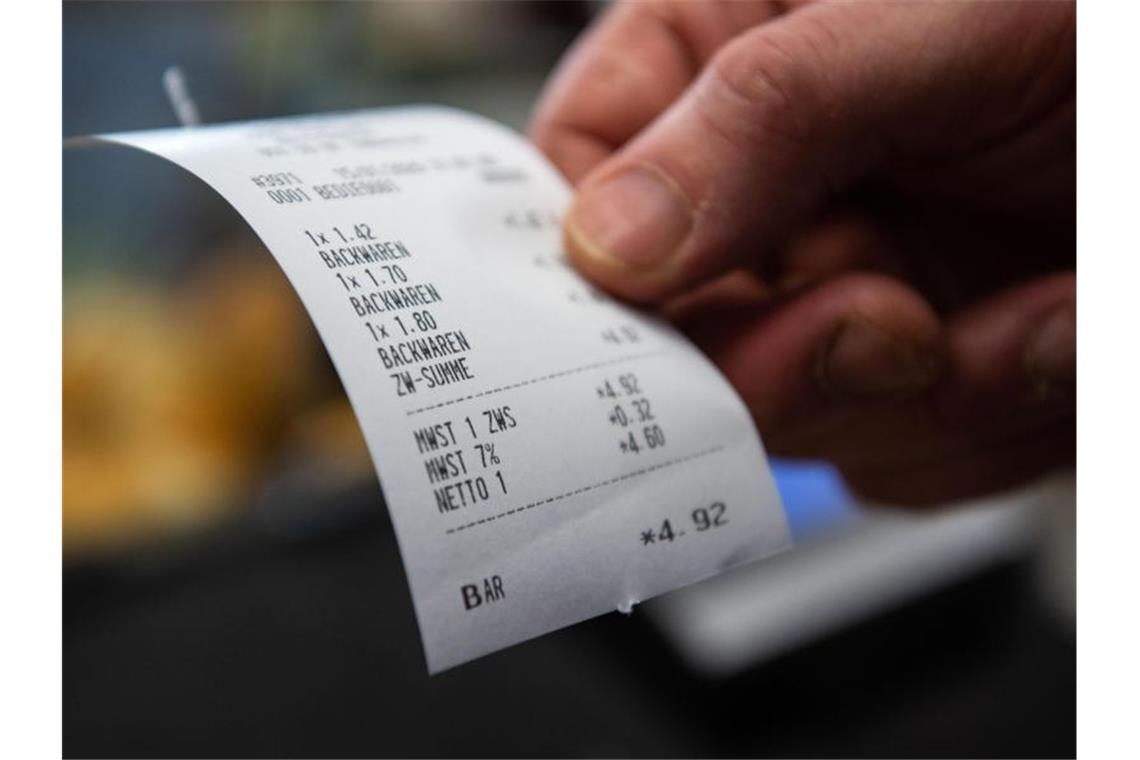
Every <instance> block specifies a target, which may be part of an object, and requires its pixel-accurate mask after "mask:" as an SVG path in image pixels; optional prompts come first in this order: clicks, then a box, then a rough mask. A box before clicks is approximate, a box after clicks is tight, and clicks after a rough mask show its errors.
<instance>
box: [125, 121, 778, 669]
mask: <svg viewBox="0 0 1140 760" xmlns="http://www.w3.org/2000/svg"><path fill="white" fill-rule="evenodd" d="M103 139H106V140H109V141H112V142H117V143H122V144H125V145H130V146H134V147H136V148H140V149H142V150H145V151H148V152H151V153H154V154H157V155H159V156H163V157H165V158H167V159H169V160H170V161H172V162H174V163H176V164H178V165H180V166H182V167H183V168H185V169H187V170H189V171H190V172H192V173H193V174H195V175H197V176H198V177H200V178H201V179H202V180H204V181H205V182H206V183H207V184H209V185H210V186H211V187H213V188H214V189H215V190H216V191H217V192H218V193H220V194H221V195H222V196H223V197H224V198H225V199H226V200H227V201H228V202H229V203H230V204H231V205H233V207H234V208H235V209H236V210H237V211H238V212H239V213H240V214H241V215H242V216H243V217H244V218H245V219H246V221H247V222H248V223H249V224H250V225H251V226H252V228H253V230H254V231H255V232H256V233H257V234H258V235H259V236H260V238H261V240H262V241H263V242H264V243H265V245H266V247H267V248H268V249H269V251H270V252H271V253H272V254H273V255H274V256H275V257H276V258H277V260H278V262H279V263H280V265H281V267H282V268H283V269H284V271H285V274H286V275H287V276H288V278H289V280H290V281H291V282H292V284H293V286H294V287H295V288H296V290H297V292H298V294H299V295H300V297H301V300H302V301H303V302H304V304H305V306H306V308H307V309H308V311H309V314H310V315H311V316H312V319H313V321H314V323H315V324H316V327H317V330H318V331H319V333H320V335H321V338H322V339H323V341H324V343H325V345H326V347H327V348H328V351H329V353H330V355H331V357H332V360H333V363H334V364H335V366H336V369H337V371H338V372H339V374H340V377H341V380H342V382H343V384H344V388H345V390H346V391H347V393H348V396H349V399H350V401H351V402H352V405H353V408H354V409H355V411H356V414H357V416H358V418H359V420H360V425H361V427H362V429H363V431H364V437H365V439H366V440H367V442H368V447H369V450H370V452H371V455H372V459H373V461H374V463H375V465H376V469H377V472H378V474H379V477H380V484H381V487H382V489H383V492H384V496H385V499H386V501H387V504H388V508H389V510H390V513H391V517H392V522H393V525H394V527H395V531H396V535H397V538H398V541H399V545H400V551H401V554H402V557H403V560H404V565H405V568H406V570H407V575H408V581H409V583H410V585H411V590H412V597H413V601H414V605H415V610H416V615H417V618H418V621H419V627H420V633H421V636H422V638H423V644H424V650H425V653H426V657H427V664H428V669H429V670H430V671H432V672H438V671H440V670H443V669H446V668H449V667H452V666H454V665H457V664H460V663H462V662H465V661H467V660H471V659H473V658H475V657H479V656H481V655H483V654H487V653H489V652H492V651H495V650H497V649H501V648H503V647H505V646H508V645H511V644H514V643H517V642H520V641H524V640H526V639H529V638H532V637H534V636H538V635H540V634H543V633H546V632H548V631H553V630H555V629H558V628H561V627H564V626H567V625H570V624H572V623H575V622H578V621H581V620H584V619H586V618H589V617H592V616H595V615H599V614H601V613H605V612H611V611H613V610H615V609H622V610H628V609H629V608H630V607H631V606H632V605H633V604H636V603H637V602H640V601H643V600H645V599H648V598H649V597H652V596H654V595H657V594H661V593H663V592H666V591H669V590H671V589H675V588H678V587H680V586H684V585H686V584H690V583H693V582H695V581H698V580H700V579H702V578H706V577H708V576H711V575H714V574H716V573H718V572H721V571H722V570H725V569H727V568H729V567H732V566H734V565H738V564H741V563H744V562H748V561H750V560H755V559H758V558H760V557H764V556H766V555H769V554H773V553H775V552H777V551H780V550H782V549H784V548H786V547H787V546H788V545H789V543H790V539H789V534H788V529H787V525H786V522H785V518H784V513H783V508H782V506H781V503H780V500H779V496H778V495H777V493H776V489H775V486H774V483H773V481H772V476H771V473H770V471H769V468H768V464H767V459H766V457H765V454H764V450H763V448H762V445H761V442H760V439H759V437H758V436H757V433H756V430H755V428H754V426H753V423H752V421H751V418H750V417H749V414H748V412H747V410H746V409H745V407H744V405H743V403H742V402H741V401H740V400H739V398H738V397H737V395H736V393H735V392H734V391H733V390H732V388H731V387H730V386H729V385H728V383H727V382H726V381H725V379H724V378H723V377H722V376H721V375H720V374H719V372H718V371H717V370H716V369H715V368H714V367H713V366H712V365H711V364H710V363H709V361H708V360H707V359H706V358H705V357H704V356H703V355H702V354H701V353H700V352H699V351H697V350H696V349H695V348H694V347H693V346H692V345H691V344H690V343H689V342H688V341H687V340H686V339H685V338H683V337H682V336H680V335H679V334H677V333H676V332H675V331H674V330H672V329H671V328H670V327H669V326H667V325H665V324H663V323H661V322H659V321H657V320H655V319H653V318H651V317H648V316H646V315H645V314H641V313H639V312H637V311H635V310H632V309H630V308H628V307H626V306H624V305H622V304H620V303H618V302H615V301H613V300H611V299H610V298H608V297H607V296H605V295H604V294H602V293H600V292H599V291H597V290H595V289H594V288H592V287H591V286H590V285H589V284H588V283H587V282H586V281H585V280H583V279H582V278H581V277H579V276H578V275H577V274H576V273H575V271H574V270H573V269H572V268H571V267H570V266H569V264H568V263H567V261H566V259H565V258H564V256H563V254H562V251H561V232H560V221H559V217H560V214H561V212H562V211H563V209H564V208H565V207H566V205H567V203H568V201H569V199H570V190H569V188H568V187H567V185H566V184H565V182H564V181H563V180H562V178H561V177H560V176H559V175H558V173H557V172H556V171H555V170H554V169H553V168H552V167H551V166H550V165H549V164H548V163H547V162H546V160H545V159H544V158H543V157H542V156H541V155H540V154H539V153H538V152H537V151H536V150H535V149H534V148H533V147H532V146H531V145H530V144H529V143H527V142H526V141H525V140H524V139H523V138H521V137H520V136H518V135H517V134H515V133H513V132H511V131H510V130H508V129H506V128H505V127H502V126H500V125H497V124H495V123H493V122H491V121H488V120H486V119H483V118H481V117H476V116H473V115H470V114H465V113H463V112H459V111H454V110H450V109H444V108H435V107H414V108H406V109H394V110H376V111H364V112H356V113H349V114H337V115H329V116H316V117H302V118H287V119H278V120H269V121H261V122H247V123H240V124H231V125H218V126H209V127H197V128H190V129H170V130H159V131H151V132H136V133H123V134H115V135H108V136H105V137H104V138H103Z"/></svg>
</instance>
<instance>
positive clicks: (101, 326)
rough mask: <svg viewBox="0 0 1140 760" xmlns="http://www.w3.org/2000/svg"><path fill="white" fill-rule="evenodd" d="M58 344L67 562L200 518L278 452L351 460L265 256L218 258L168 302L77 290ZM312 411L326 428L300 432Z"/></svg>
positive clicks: (310, 344)
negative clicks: (317, 453)
mask: <svg viewBox="0 0 1140 760" xmlns="http://www.w3.org/2000/svg"><path fill="white" fill-rule="evenodd" d="M63 342H64V357H63V443H64V446H63V486H64V487H63V539H64V549H65V551H67V552H68V553H75V552H77V551H82V550H87V549H94V548H101V547H108V546H115V545H118V544H120V543H122V542H124V541H130V540H134V539H137V538H139V537H141V536H144V535H148V534H155V533H156V532H157V533H169V532H171V531H177V530H181V529H185V528H188V527H193V526H197V525H200V524H202V523H203V522H205V521H208V520H209V519H211V518H213V517H215V516H217V515H218V514H220V513H222V512H224V511H225V510H226V509H228V508H230V507H232V506H233V505H234V504H236V503H240V501H241V499H242V498H243V497H248V495H249V493H250V490H251V489H252V488H254V487H255V485H256V484H257V483H258V482H259V480H260V479H261V478H262V477H263V476H264V474H265V471H266V469H268V468H270V467H272V466H274V463H275V462H276V461H277V459H278V458H279V457H280V449H281V447H282V446H283V445H286V446H291V447H296V446H298V445H299V441H300V446H301V449H306V448H308V449H314V450H317V451H334V452H339V453H337V454H336V455H335V456H336V457H338V459H337V461H341V460H343V461H344V462H345V463H346V464H347V463H349V462H352V463H353V465H352V466H358V462H359V461H360V459H361V452H363V444H362V442H361V440H360V433H359V430H358V429H353V426H354V425H355V419H354V418H351V411H350V410H348V406H347V401H345V400H344V398H343V395H342V394H340V393H339V392H338V390H337V387H336V385H335V383H331V382H330V381H329V379H328V378H327V376H326V375H325V374H324V373H326V372H327V369H326V367H325V365H324V362H323V361H322V360H321V349H320V346H319V343H318V341H317V339H316V336H315V332H314V330H313V327H312V324H311V323H310V321H309V319H308V317H307V315H306V314H305V313H304V311H303V309H302V307H301V305H300V302H299V300H298V299H297V297H296V295H295V294H294V293H293V291H292V290H291V288H290V286H289V285H288V283H287V281H286V280H285V278H284V276H283V275H282V274H281V272H280V270H278V269H277V268H276V265H275V264H274V263H273V262H272V260H271V259H270V258H269V257H268V256H266V255H265V254H264V253H263V252H260V251H235V250H228V251H222V252H221V254H220V255H217V256H215V257H213V258H212V259H211V261H210V263H209V265H208V266H207V267H205V268H204V269H203V270H202V271H200V272H198V273H197V274H195V276H194V277H193V278H192V279H191V280H190V281H188V282H186V283H185V285H183V286H181V287H179V288H177V289H176V290H175V291H174V292H170V291H169V290H164V289H160V288H158V287H156V286H155V285H152V284H149V283H146V282H143V281H137V280H135V281H132V280H124V279H118V280H113V281H108V280H103V281H92V282H87V283H85V284H82V285H78V286H76V287H75V288H72V289H70V291H69V292H68V293H67V296H66V300H65V308H64V336H63ZM330 396H331V400H330ZM311 407H315V408H316V409H319V410H321V411H320V412H319V414H320V415H323V416H325V417H328V420H330V421H326V422H325V423H324V424H323V425H322V424H318V423H313V424H310V425H308V426H306V425H305V424H304V423H303V422H301V421H303V420H304V419H305V418H306V417H307V416H309V411H308V410H309V409H310V408H311ZM338 408H339V409H340V410H341V414H343V413H344V412H345V411H347V414H348V415H349V418H348V419H347V420H346V419H345V418H343V417H340V418H337V416H336V414H335V413H334V412H330V410H335V409H338ZM330 415H331V416H330ZM336 419H339V423H338V424H333V422H331V420H336ZM298 430H300V431H301V432H300V433H298ZM306 430H310V431H311V432H310V433H309V434H308V435H309V438H311V439H312V440H309V439H307V438H305V431H306ZM298 436H300V439H299V438H298ZM314 447H315V448H314ZM352 451H355V452H357V453H356V454H355V455H353V454H348V453H346V452H352ZM363 461H364V462H365V465H364V466H365V467H367V455H366V454H363Z"/></svg>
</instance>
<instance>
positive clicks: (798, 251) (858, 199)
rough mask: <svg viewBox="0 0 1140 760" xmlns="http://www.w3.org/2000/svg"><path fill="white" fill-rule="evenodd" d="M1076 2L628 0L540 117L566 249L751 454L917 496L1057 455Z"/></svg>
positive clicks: (1031, 466) (961, 489) (1072, 362)
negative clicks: (652, 324)
mask: <svg viewBox="0 0 1140 760" xmlns="http://www.w3.org/2000/svg"><path fill="white" fill-rule="evenodd" d="M1075 40H1076V11H1075V7H1074V6H1073V5H1072V4H1070V3H1060V2H1040V3H1012V2H986V3H882V2H858V3H834V4H833V3H803V4H801V3H782V2H781V3H777V2H747V3H745V2H726V3H713V2H702V3H676V4H668V5H666V4H649V3H625V4H619V5H617V6H615V7H613V8H612V9H610V10H609V11H608V12H607V13H606V14H605V16H604V17H603V18H602V19H601V20H600V21H599V22H598V23H597V24H595V25H594V27H593V28H592V29H591V30H590V31H589V32H588V33H587V34H586V35H585V36H584V38H583V39H582V40H580V41H579V42H578V43H577V45H576V46H575V48H574V49H573V50H572V52H571V53H570V54H569V55H568V56H567V57H566V59H565V61H564V62H563V64H562V65H561V66H560V68H559V70H558V72H557V73H556V75H555V76H554V78H553V79H552V81H551V83H550V85H549V87H548V89H547V92H546V93H545V95H544V97H543V100H542V102H541V103H540V106H539V108H538V111H537V112H536V116H535V119H534V122H533V125H532V130H531V134H532V137H533V138H534V140H535V141H536V143H537V144H538V145H539V146H540V147H541V148H542V149H543V150H544V151H545V152H546V153H547V155H548V156H549V157H550V158H551V159H552V160H553V161H554V162H555V163H556V164H557V165H558V166H559V168H561V170H562V171H563V172H564V173H565V174H566V175H567V176H568V177H569V179H570V180H571V181H572V182H574V183H575V184H576V185H577V189H578V195H577V197H576V200H575V202H574V204H573V206H572V207H571V209H570V211H569V213H568V214H567V218H566V222H565V238H566V247H567V252H568V254H569V255H570V257H571V259H572V260H573V261H574V263H575V264H576V265H577V266H578V267H579V269H580V270H581V271H582V272H583V273H585V275H586V276H587V277H589V278H591V279H592V280H594V281H595V282H597V283H598V284H600V285H601V286H602V287H604V288H606V289H607V290H609V291H611V292H613V293H615V294H617V295H618V296H621V297H624V298H627V299H630V300H633V301H636V302H640V303H643V304H647V305H656V306H659V307H660V308H661V309H662V310H663V311H664V313H665V314H666V315H667V316H670V317H672V318H673V319H674V320H676V321H677V323H678V324H679V325H680V326H681V327H682V329H684V330H686V331H687V332H688V333H689V334H690V336H691V337H693V339H694V340H695V341H696V342H697V343H698V345H700V346H701V347H702V348H703V349H704V350H705V351H706V352H707V353H708V354H709V355H710V356H711V357H712V358H713V360H714V361H715V362H716V363H717V364H718V366H720V368H721V369H722V370H723V371H724V372H725V374H726V375H727V376H728V378H729V379H730V381H731V382H732V383H733V384H734V385H735V387H736V388H737V389H738V390H739V392H740V393H741V395H742V396H743V397H744V399H745V401H746V403H747V404H748V406H749V408H750V410H751V412H752V414H753V416H754V418H755V419H756V422H757V425H758V426H759V428H760V430H761V432H762V434H763V435H764V439H765V442H766V445H767V446H768V448H769V450H770V451H772V452H773V453H776V454H782V455H787V456H804V457H822V458H826V459H829V460H831V461H833V462H834V463H835V464H836V465H837V466H838V467H839V469H840V470H841V471H842V472H843V473H844V475H845V476H846V477H847V479H848V481H849V482H850V483H851V484H852V485H853V486H854V487H855V489H856V490H857V491H860V492H862V493H863V494H865V495H867V496H869V497H872V498H879V499H884V500H890V501H895V502H906V503H929V502H938V501H943V500H946V499H950V498H958V497H966V496H970V495H975V494H978V493H983V492H986V491H990V490H994V489H996V488H1001V487H1004V486H1009V485H1013V484H1015V483H1018V482H1020V481H1022V480H1024V479H1026V478H1028V477H1031V476H1033V475H1035V474H1037V473H1039V472H1041V471H1043V470H1045V469H1047V468H1050V467H1052V466H1056V465H1058V464H1062V463H1066V462H1071V461H1072V460H1073V458H1074V456H1075V436H1074V428H1075V418H1076V409H1075V401H1074V393H1073V391H1074V389H1075V382H1076V274H1075V227H1076V224H1075V205H1076V203H1075V201H1076V197H1075V170H1076V148H1075V142H1076V61H1075V51H1076V41H1075Z"/></svg>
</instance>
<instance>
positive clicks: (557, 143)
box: [530, 2, 776, 182]
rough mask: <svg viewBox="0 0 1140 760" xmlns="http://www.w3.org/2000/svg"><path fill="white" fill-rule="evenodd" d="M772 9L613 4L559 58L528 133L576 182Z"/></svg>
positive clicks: (760, 5) (734, 5) (772, 12)
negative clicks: (725, 45) (729, 42)
mask: <svg viewBox="0 0 1140 760" xmlns="http://www.w3.org/2000/svg"><path fill="white" fill-rule="evenodd" d="M775 14H776V9H775V4H774V3H770V2H746V3H740V2H729V3H720V2H717V3H659V2H654V3H648V2H628V3H621V4H618V5H615V6H614V7H613V8H611V9H610V10H609V11H608V12H607V13H606V14H605V15H604V16H603V17H602V19H601V20H600V21H599V22H598V23H597V24H596V25H595V26H594V27H593V28H592V29H591V30H590V31H589V32H587V33H586V35H585V36H584V37H583V38H582V39H581V40H580V41H579V42H577V43H576V44H575V45H574V47H573V48H572V49H571V52H570V53H569V54H568V55H567V56H566V57H565V58H564V59H563V62H562V63H561V64H560V65H559V67H558V69H557V71H556V72H555V74H554V76H553V77H552V78H551V81H550V84H549V86H548V87H547V88H546V90H545V92H544V93H543V95H542V98H541V99H540V102H539V106H538V108H537V109H536V111H535V115H534V118H533V121H532V125H531V128H530V135H531V138H532V139H533V140H534V142H535V143H536V144H537V145H538V146H539V148H541V149H542V151H543V152H544V153H546V155H547V156H548V157H549V158H550V159H551V160H552V161H553V162H554V164H555V165H556V166H557V167H558V168H559V169H561V170H562V172H563V173H564V174H565V175H566V176H567V178H569V179H570V181H571V182H576V181H577V180H578V179H580V178H581V177H582V176H584V175H585V174H586V173H587V172H588V171H589V170H590V169H592V168H593V167H594V166H595V165H597V164H598V163H600V162H601V161H602V160H603V159H605V158H606V157H608V156H609V155H610V154H611V153H612V152H613V151H614V150H615V149H616V148H618V147H620V146H621V145H622V144H624V143H625V142H626V140H628V139H629V138H630V137H632V136H633V135H635V134H637V133H638V132H639V131H641V129H642V128H643V127H645V125H646V124H648V123H649V122H651V121H652V120H653V119H654V118H656V117H657V115H658V114H660V113H661V112H662V111H664V110H665V109H666V108H667V107H668V106H669V104H670V103H672V102H673V101H674V100H675V99H676V98H677V97H678V96H680V95H681V93H682V92H683V91H684V89H685V88H686V87H687V86H688V85H689V83H690V82H691V81H692V79H693V77H695V76H696V75H697V73H698V72H699V70H700V67H701V66H702V65H703V63H704V62H705V61H706V60H707V59H708V58H709V57H710V56H711V55H712V53H713V51H715V50H716V49H717V48H718V47H720V46H721V45H722V44H723V43H724V42H726V41H727V40H729V39H730V38H732V37H733V36H735V35H736V34H737V33H739V32H740V31H742V30H744V29H746V28H748V27H749V26H752V25H754V24H758V23H760V22H762V21H764V20H766V19H768V18H771V17H772V16H774V15H775Z"/></svg>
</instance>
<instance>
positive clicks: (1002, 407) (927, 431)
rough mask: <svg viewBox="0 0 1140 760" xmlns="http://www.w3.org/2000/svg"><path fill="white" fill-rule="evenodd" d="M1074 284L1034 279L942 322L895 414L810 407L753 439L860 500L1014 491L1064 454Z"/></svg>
mask: <svg viewBox="0 0 1140 760" xmlns="http://www.w3.org/2000/svg"><path fill="white" fill-rule="evenodd" d="M1075 304H1076V301H1075V278H1074V276H1073V275H1072V273H1067V274H1058V275H1053V276H1049V277H1042V278H1039V279H1037V280H1035V281H1033V282H1031V283H1028V284H1025V285H1023V286H1020V287H1018V288H1016V289H1011V290H1009V291H1006V292H1003V293H1001V294H999V295H996V296H994V297H991V298H990V299H988V300H987V301H984V302H981V303H978V304H977V305H975V306H973V307H971V308H970V309H968V310H966V311H963V312H961V313H959V314H957V315H955V316H954V317H953V318H951V319H950V321H949V322H947V323H946V324H945V327H944V334H945V348H946V353H945V356H944V367H945V368H944V371H943V374H942V376H941V378H940V380H939V382H938V384H937V385H936V386H934V387H933V388H931V389H930V390H929V391H928V392H926V393H923V394H919V395H916V396H914V397H912V398H910V399H907V400H905V401H904V402H903V403H897V404H889V403H884V404H875V403H867V404H848V405H844V406H834V407H831V408H820V407H817V408H815V409H813V410H808V411H805V413H803V414H801V415H799V416H797V417H795V418H792V419H785V420H784V421H783V422H782V424H780V425H778V426H773V427H770V428H769V429H767V430H763V432H764V436H765V444H766V445H767V446H768V448H769V450H770V451H772V452H773V453H777V454H780V455H782V456H792V457H806V458H816V459H820V458H822V459H827V460H829V461H831V462H833V463H834V464H835V465H836V466H837V467H838V468H839V469H840V471H841V472H842V473H843V474H844V477H845V478H847V480H848V481H849V483H850V484H851V485H852V486H853V487H854V488H855V489H856V490H857V491H859V492H860V493H861V494H864V495H866V496H869V497H872V498H876V499H879V500H883V501H889V502H893V503H908V504H931V503H937V502H944V501H948V500H951V499H960V498H967V497H970V496H974V495H977V494H981V493H986V492H991V491H993V490H996V489H999V488H1005V487H1010V486H1014V485H1017V484H1019V483H1021V482H1024V481H1026V480H1027V479H1029V478H1031V477H1033V476H1036V475H1039V474H1041V473H1042V472H1045V471H1047V470H1049V469H1050V468H1052V467H1055V466H1058V465H1062V464H1066V463H1071V462H1072V461H1073V458H1074V455H1075V449H1074V446H1075V443H1074V441H1075V439H1074V437H1073V423H1074V420H1075V416H1076V413H1075V412H1076V410H1075V404H1074V394H1073V390H1074V386H1075V382H1076V336H1075V329H1076V322H1075V315H1076V309H1075Z"/></svg>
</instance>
